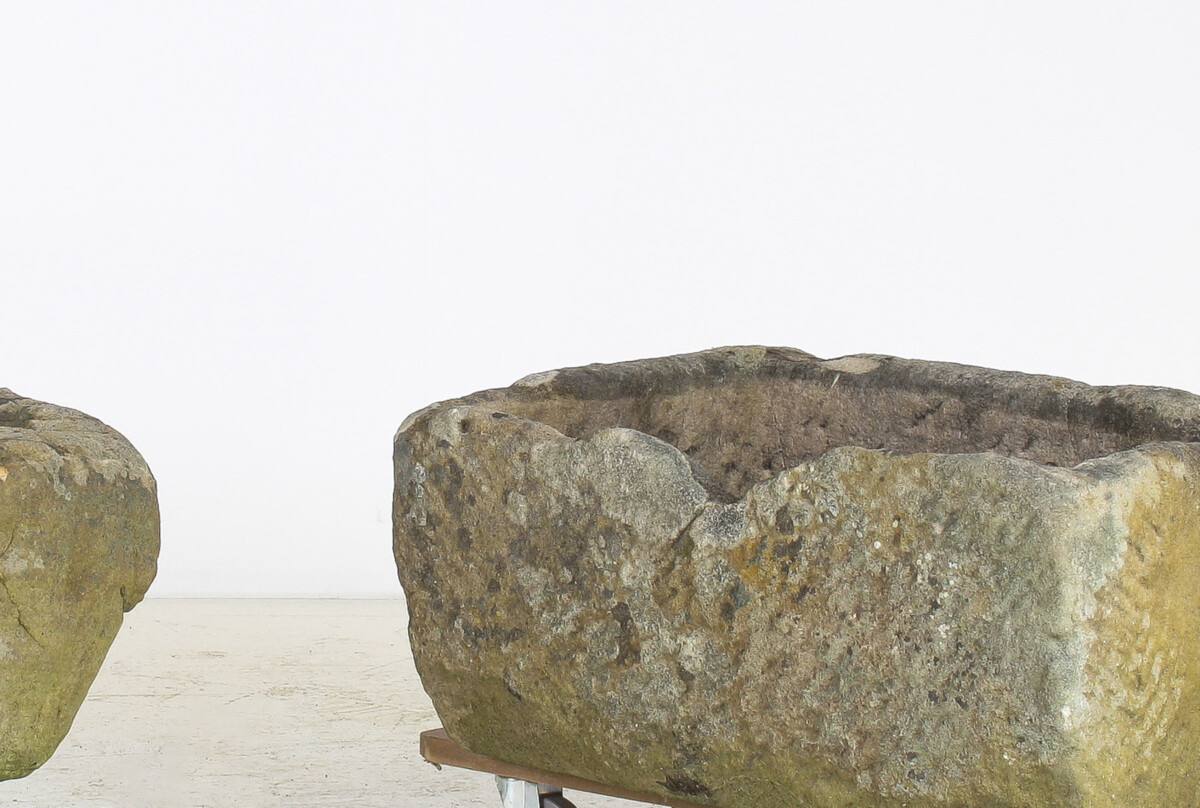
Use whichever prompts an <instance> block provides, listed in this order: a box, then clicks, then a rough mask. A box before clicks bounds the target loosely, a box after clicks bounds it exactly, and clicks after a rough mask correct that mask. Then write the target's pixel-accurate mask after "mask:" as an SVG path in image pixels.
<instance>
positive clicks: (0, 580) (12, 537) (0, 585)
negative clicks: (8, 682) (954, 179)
mask: <svg viewBox="0 0 1200 808" xmlns="http://www.w3.org/2000/svg"><path fill="white" fill-rule="evenodd" d="M16 538H17V531H16V528H13V531H12V532H11V533H10V534H9V536H8V544H6V545H5V546H4V551H3V552H0V559H2V558H4V557H5V556H7V555H8V553H9V551H10V550H12V546H13V542H15V541H16ZM0 589H3V590H4V595H5V597H7V598H8V602H9V604H11V605H12V607H13V611H15V612H16V613H17V625H18V626H20V627H21V630H22V631H24V632H25V636H27V637H29V639H31V640H33V642H34V644H35V645H37V646H38V647H39V648H45V647H46V646H45V645H43V644H42V641H41V640H39V639H38V638H37V636H36V635H35V634H34V633H33V632H32V631H31V630H30V629H29V626H28V625H27V624H26V623H25V615H23V614H22V613H21V607H20V606H19V605H18V604H17V601H16V599H15V598H14V597H13V596H12V592H11V591H10V590H9V588H8V581H6V580H5V579H4V576H3V575H0Z"/></svg>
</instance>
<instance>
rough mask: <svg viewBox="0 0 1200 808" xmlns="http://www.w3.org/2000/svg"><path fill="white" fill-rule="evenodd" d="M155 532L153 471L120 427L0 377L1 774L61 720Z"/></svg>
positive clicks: (50, 746) (81, 692) (136, 584)
mask: <svg viewBox="0 0 1200 808" xmlns="http://www.w3.org/2000/svg"><path fill="white" fill-rule="evenodd" d="M158 541H159V522H158V498H157V494H156V486H155V482H154V477H153V476H152V475H151V474H150V469H149V468H147V467H146V462H145V461H144V460H143V459H142V456H141V455H140V454H138V452H137V450H136V449H134V448H133V447H132V446H131V445H130V444H129V442H128V441H127V440H126V439H125V438H124V437H122V436H121V435H120V434H119V433H117V431H116V430H114V429H112V428H110V427H108V426H105V425H104V424H102V423H100V422H99V421H97V420H96V419H94V418H91V417H90V416H87V415H84V414H83V413H81V412H78V411H76V410H71V409H67V408H65V407H57V406H55V405H53V404H46V403H44V402H41V401H34V400H32V399H28V398H23V397H21V396H18V395H16V394H15V393H13V392H12V391H11V390H7V389H4V388H0V780H7V779H11V778H14V777H23V776H25V775H27V774H29V773H30V772H31V771H33V770H34V769H36V768H37V767H38V766H40V765H42V764H43V763H44V762H45V761H46V760H47V759H48V758H49V757H50V755H51V754H52V753H53V752H54V750H55V748H57V746H58V744H59V742H60V741H62V739H63V737H64V736H65V735H66V733H67V730H68V729H70V727H71V722H72V720H74V718H75V712H76V711H77V710H78V709H79V705H80V703H81V702H82V701H83V698H84V696H85V695H87V691H88V687H89V686H90V685H91V683H92V680H93V679H94V678H95V676H96V673H97V671H99V669H100V663H101V662H103V661H104V656H105V654H106V653H107V652H108V648H109V645H110V644H111V643H112V641H113V638H114V637H116V634H117V631H118V629H119V628H120V627H121V619H122V615H123V613H124V612H126V611H128V610H129V609H132V608H133V607H134V605H135V604H137V603H138V602H139V601H140V600H141V599H142V596H143V595H144V594H145V592H146V588H147V587H149V586H150V582H151V581H152V580H153V579H154V573H155V569H156V560H157V557H158ZM127 729H128V728H126V727H113V732H114V733H123V732H125V731H127Z"/></svg>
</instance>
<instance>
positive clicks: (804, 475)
mask: <svg viewBox="0 0 1200 808" xmlns="http://www.w3.org/2000/svg"><path fill="white" fill-rule="evenodd" d="M1196 441H1200V397H1197V396H1194V395H1191V394H1189V393H1184V392H1180V391H1177V390H1168V389H1162V388H1149V387H1108V388H1104V387H1089V386H1086V385H1083V384H1079V383H1076V382H1072V381H1067V380H1065V379H1059V378H1052V377H1047V376H1030V375H1024V374H1018V373H1007V372H1000V371H994V370H986V369H982V368H974V367H966V366H961V365H951V364H942V363H933V362H918V361H910V360H905V359H897V358H894V357H887V356H852V357H845V358H841V359H836V360H830V361H822V360H820V359H817V358H815V357H813V356H810V355H808V354H805V353H802V352H800V351H795V350H791V349H775V348H760V347H750V348H729V349H721V350H713V351H707V352H704V353H698V354H692V355H687V356H677V357H670V358H665V359H655V360H646V361H640V362H630V363H623V364H615V365H607V366H604V365H593V366H589V367H584V368H573V369H568V370H559V371H555V372H550V373H545V374H539V375H536V376H531V377H528V378H526V379H524V380H522V381H520V382H518V383H516V384H515V385H513V386H512V387H510V388H507V389H504V390H491V391H486V392H482V393H476V394H474V395H471V396H467V397H466V398H462V399H458V400H455V401H449V402H444V403H440V404H436V405H433V406H432V407H429V408H427V409H425V410H422V411H420V412H418V413H415V414H414V415H412V416H410V417H409V418H408V419H407V420H406V421H405V423H404V425H403V426H402V427H401V429H400V431H399V433H398V434H397V436H396V444H395V473H396V488H395V509H394V515H393V517H394V527H395V548H394V549H395V554H396V561H397V565H398V569H399V573H400V578H401V581H402V583H403V585H404V589H405V592H406V595H407V598H408V606H409V611H410V616H411V623H410V635H411V641H412V646H413V652H414V656H415V658H416V662H417V667H418V670H419V671H420V674H421V677H422V680H423V682H424V685H425V687H426V689H427V690H428V692H429V694H430V696H431V697H432V699H433V702H434V705H435V706H436V708H437V710H438V713H439V715H440V717H441V719H442V720H443V722H444V723H445V726H446V728H447V731H448V732H449V733H450V734H451V736H452V737H453V738H455V739H456V740H457V741H458V742H460V743H461V744H463V745H464V746H466V747H467V748H468V749H470V750H472V751H474V752H477V753H480V754H484V755H489V756H492V757H496V758H500V759H503V760H508V761H512V762H515V763H521V764H525V765H529V766H534V767H537V768H540V769H545V770H550V771H564V772H568V773H570V774H574V775H578V776H581V777H586V778H589V779H591V780H597V781H600V782H604V783H610V784H613V785H620V786H622V787H627V788H630V789H633V790H637V791H644V792H652V793H656V794H661V795H664V796H665V797H673V798H681V799H686V800H688V801H691V802H696V803H701V804H711V805H719V806H727V808H742V807H743V806H755V808H770V807H771V806H778V808H794V807H795V806H820V807H821V808H825V807H826V806H830V807H832V806H858V807H859V808H867V807H868V806H888V807H889V808H891V807H893V806H894V807H895V808H900V806H909V808H920V807H922V806H928V807H932V806H961V807H963V808H967V807H969V808H984V807H985V806H986V808H1018V807H1020V808H1051V807H1052V806H1067V807H1070V808H1098V807H1099V806H1104V807H1105V808H1118V807H1121V808H1129V807H1130V806H1136V805H1140V804H1143V803H1145V804H1150V805H1158V806H1163V807H1164V808H1195V807H1196V806H1200V445H1198V444H1197V443H1196Z"/></svg>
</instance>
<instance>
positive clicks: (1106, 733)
mask: <svg viewBox="0 0 1200 808" xmlns="http://www.w3.org/2000/svg"><path fill="white" fill-rule="evenodd" d="M1150 461H1151V464H1152V469H1153V471H1152V473H1151V474H1149V475H1148V479H1146V480H1144V481H1143V482H1142V485H1141V486H1140V490H1139V491H1138V492H1137V496H1136V497H1135V498H1134V499H1133V501H1132V504H1131V506H1130V507H1129V509H1128V513H1127V516H1126V522H1127V525H1128V529H1129V533H1128V539H1127V542H1128V548H1127V550H1126V552H1125V554H1124V564H1123V567H1122V568H1121V570H1120V571H1119V572H1117V573H1116V574H1115V575H1114V576H1112V578H1111V579H1110V581H1109V582H1108V583H1107V584H1106V585H1105V586H1104V587H1103V588H1102V589H1101V590H1100V591H1099V592H1098V593H1097V594H1096V611H1095V614H1094V616H1093V619H1092V620H1091V621H1090V626H1089V628H1090V629H1091V632H1090V633H1091V635H1092V638H1093V639H1092V647H1091V650H1090V653H1089V655H1088V661H1087V664H1086V666H1085V670H1084V680H1083V681H1084V693H1083V696H1084V699H1085V703H1086V704H1088V705H1089V708H1090V712H1091V715H1090V716H1089V720H1088V721H1087V722H1086V724H1084V725H1083V726H1082V727H1080V732H1079V749H1080V751H1079V770H1080V773H1081V778H1080V785H1081V789H1082V791H1083V792H1084V794H1085V795H1086V799H1085V803H1084V804H1086V805H1088V806H1097V807H1099V806H1105V807H1106V808H1107V807H1108V806H1112V808H1118V807H1119V806H1128V805H1135V804H1137V803H1139V802H1142V801H1144V800H1146V799H1151V800H1152V801H1153V802H1155V803H1156V804H1158V805H1162V806H1172V807H1174V806H1180V807H1181V808H1182V807H1183V806H1192V805H1197V804H1200V612H1198V607H1197V604H1198V603H1200V600H1198V593H1200V456H1198V455H1197V453H1196V452H1194V451H1188V452H1187V454H1186V456H1181V453H1175V452H1171V451H1169V450H1158V451H1155V452H1154V453H1153V454H1151V455H1150Z"/></svg>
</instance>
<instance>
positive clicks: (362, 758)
mask: <svg viewBox="0 0 1200 808" xmlns="http://www.w3.org/2000/svg"><path fill="white" fill-rule="evenodd" d="M438 725H439V722H438V719H437V715H436V714H435V713H434V711H433V707H432V706H431V705H430V703H429V699H428V697H427V696H426V695H425V692H424V691H423V690H422V689H421V684H420V681H419V680H418V678H417V674H416V670H415V669H414V668H413V664H412V658H411V655H410V653H409V648H408V638H407V634H406V633H405V609H404V603H403V601H400V600H267V599H263V600H171V599H161V600H158V599H150V600H147V601H145V602H143V603H142V604H140V605H139V606H138V607H137V608H136V609H135V610H134V611H133V612H131V613H129V614H127V615H126V616H125V625H124V627H123V628H122V629H121V633H120V635H119V636H118V637H117V640H116V642H115V643H114V644H113V647H112V649H111V650H110V651H109V654H108V659H107V660H105V663H104V667H103V669H102V670H101V671H100V675H99V676H98V677H97V678H96V681H95V683H94V684H93V685H92V688H91V691H90V693H89V695H88V698H87V700H86V701H85V702H84V704H83V707H82V708H81V709H80V711H79V714H78V716H77V717H76V719H75V725H74V727H72V729H71V732H70V734H69V735H67V738H66V740H64V741H63V743H62V745H61V746H60V747H59V749H58V751H57V752H56V753H55V755H54V757H52V758H51V759H50V761H49V762H48V763H46V765H44V766H43V767H42V768H41V769H39V770H38V771H36V772H34V773H33V774H31V775H30V776H29V777H26V778H24V779H22V780H10V781H7V782H0V805H27V806H54V807H55V808H223V807H224V806H237V807H238V808H268V807H269V806H288V807H289V808H310V806H311V807H312V808H316V806H345V807H346V808H385V807H386V808H408V807H409V806H412V808H468V807H469V808H476V807H477V806H478V807H479V808H500V801H499V797H498V796H497V793H496V789H495V785H494V784H493V780H492V778H491V777H490V776H489V775H485V774H480V773H478V772H469V771H464V770H461V769H452V768H444V769H442V770H441V771H438V770H437V769H435V768H434V767H433V766H431V765H429V764H428V763H426V762H425V761H424V760H422V759H421V756H420V755H419V754H418V751H417V745H418V737H419V735H420V733H421V731H422V730H425V729H430V728H432V727H436V726H438ZM568 796H569V797H570V798H571V799H572V800H573V801H574V802H575V803H576V804H577V805H578V806H579V808H632V806H635V805H638V804H637V803H631V802H626V801H623V800H616V799H610V798H605V797H598V796H594V795H590V794H580V793H578V792H575V793H568Z"/></svg>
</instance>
